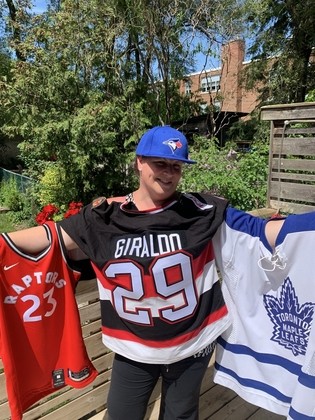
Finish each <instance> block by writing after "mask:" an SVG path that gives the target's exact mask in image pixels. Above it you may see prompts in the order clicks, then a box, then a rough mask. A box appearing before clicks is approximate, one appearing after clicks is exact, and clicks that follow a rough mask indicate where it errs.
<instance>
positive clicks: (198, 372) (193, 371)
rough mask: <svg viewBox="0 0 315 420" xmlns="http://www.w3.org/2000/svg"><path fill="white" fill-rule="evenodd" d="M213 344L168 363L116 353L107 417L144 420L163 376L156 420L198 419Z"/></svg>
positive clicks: (113, 419)
mask: <svg viewBox="0 0 315 420" xmlns="http://www.w3.org/2000/svg"><path fill="white" fill-rule="evenodd" d="M212 352H213V346H209V347H207V348H206V349H205V350H204V351H203V352H200V354H198V355H196V356H192V357H188V358H187V359H184V360H181V361H179V362H176V363H172V364H170V365H153V364H146V363H139V362H135V361H132V360H129V359H126V358H125V357H122V356H119V355H116V356H115V359H114V363H113V370H112V376H111V385H110V390H109V394H108V400H107V411H108V412H107V417H105V418H106V419H108V420H126V419H130V420H143V418H144V416H145V413H146V410H147V405H148V402H149V399H150V396H151V394H152V391H153V389H154V387H155V385H156V383H157V381H158V379H159V377H160V376H161V377H162V391H161V404H160V415H159V420H180V419H187V420H197V419H198V406H199V394H200V387H201V382H202V379H203V377H204V374H205V372H206V369H207V367H208V364H209V361H210V358H211V355H212Z"/></svg>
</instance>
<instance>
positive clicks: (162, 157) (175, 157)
mask: <svg viewBox="0 0 315 420" xmlns="http://www.w3.org/2000/svg"><path fill="white" fill-rule="evenodd" d="M137 156H144V157H152V158H153V157H157V158H161V159H169V160H178V161H179V162H184V163H188V164H191V165H192V164H195V163H197V162H196V161H195V160H191V159H184V158H180V157H178V156H167V157H166V156H165V155H160V156H159V155H158V154H155V155H154V156H153V155H146V154H140V153H139V154H137Z"/></svg>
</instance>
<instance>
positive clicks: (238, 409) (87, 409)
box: [0, 281, 285, 420]
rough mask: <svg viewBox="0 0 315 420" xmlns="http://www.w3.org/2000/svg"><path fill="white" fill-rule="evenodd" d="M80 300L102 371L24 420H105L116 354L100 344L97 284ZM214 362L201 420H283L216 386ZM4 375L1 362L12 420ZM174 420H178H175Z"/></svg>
mask: <svg viewBox="0 0 315 420" xmlns="http://www.w3.org/2000/svg"><path fill="white" fill-rule="evenodd" d="M79 286H80V287H79V288H78V289H79V290H78V294H77V300H78V305H79V308H80V316H81V323H82V332H83V336H84V337H85V344H86V346H87V350H88V353H89V356H90V357H91V359H92V360H93V363H94V365H95V367H96V368H97V370H98V371H99V376H98V377H97V378H96V379H95V381H94V382H93V383H92V384H91V385H89V386H87V387H85V388H83V389H74V388H71V387H65V388H63V389H61V390H59V391H56V392H55V393H54V394H52V395H51V396H48V397H46V398H43V399H42V400H40V401H39V402H38V404H35V405H34V406H32V407H31V408H30V409H29V410H28V411H26V413H25V414H24V415H23V420H39V419H40V420H65V419H67V420H88V419H91V420H102V419H103V417H104V415H105V414H106V403H105V402H106V399H107V394H108V389H109V385H110V373H111V366H112V360H113V353H112V352H110V351H109V350H108V349H107V348H106V347H105V346H104V345H103V344H102V340H101V332H100V325H101V321H100V308H99V301H98V291H97V288H96V283H95V282H93V281H92V282H82V283H81V284H80V285H79ZM212 377H213V360H212V361H211V362H210V364H209V368H208V370H207V372H206V375H205V377H204V380H203V383H202V388H201V398H200V420H206V419H211V420H224V419H230V420H245V419H251V420H265V419H270V420H281V419H285V417H283V416H278V415H275V414H273V413H270V412H268V411H266V410H263V409H260V408H259V407H256V406H254V405H252V404H248V403H246V402H245V401H244V400H242V399H241V398H239V397H238V396H237V395H236V394H235V393H234V392H233V391H231V390H229V389H228V388H225V387H222V386H220V385H216V384H214V383H213V380H212ZM159 402H160V387H159V384H158V385H157V387H156V388H155V390H154V392H153V394H152V397H151V400H150V402H149V405H148V410H147V414H146V417H145V420H157V419H158V413H159ZM9 419H10V412H9V407H8V401H7V398H6V389H5V375H4V372H3V368H2V363H1V361H0V420H9ZM130 420H132V419H130ZM174 420H175V419H174Z"/></svg>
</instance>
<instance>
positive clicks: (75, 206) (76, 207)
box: [63, 201, 83, 219]
mask: <svg viewBox="0 0 315 420" xmlns="http://www.w3.org/2000/svg"><path fill="white" fill-rule="evenodd" d="M82 207H83V203H81V202H78V203H76V202H75V201H71V203H70V204H69V207H68V210H67V211H66V212H65V214H64V215H63V217H64V219H68V217H70V216H73V215H74V214H77V213H79V211H80V210H81V209H82Z"/></svg>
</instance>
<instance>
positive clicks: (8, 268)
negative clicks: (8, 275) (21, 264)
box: [3, 262, 18, 271]
mask: <svg viewBox="0 0 315 420" xmlns="http://www.w3.org/2000/svg"><path fill="white" fill-rule="evenodd" d="M16 265H18V262H17V263H15V264H12V265H5V266H4V267H3V269H4V271H7V270H10V268H13V267H15V266H16Z"/></svg>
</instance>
